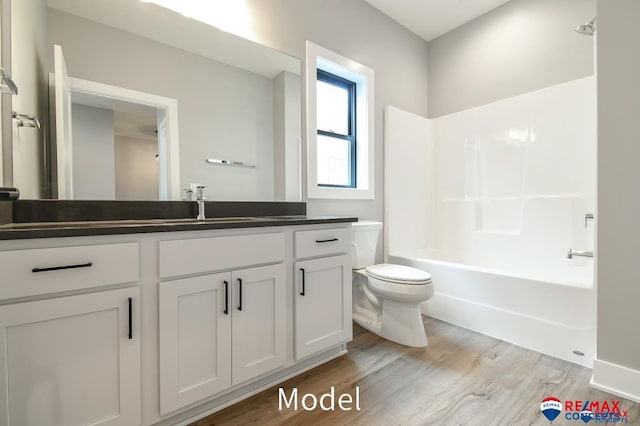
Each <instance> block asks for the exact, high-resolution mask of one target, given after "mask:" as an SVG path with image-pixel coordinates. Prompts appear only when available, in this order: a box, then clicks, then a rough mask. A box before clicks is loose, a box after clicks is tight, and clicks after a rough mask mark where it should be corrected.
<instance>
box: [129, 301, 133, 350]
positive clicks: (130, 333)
mask: <svg viewBox="0 0 640 426" xmlns="http://www.w3.org/2000/svg"><path fill="white" fill-rule="evenodd" d="M132 304H133V299H131V298H129V340H131V339H133V306H132Z"/></svg>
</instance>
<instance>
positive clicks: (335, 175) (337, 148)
mask: <svg viewBox="0 0 640 426" xmlns="http://www.w3.org/2000/svg"><path fill="white" fill-rule="evenodd" d="M349 145H350V143H349V141H348V140H345V139H338V138H334V137H331V136H323V135H318V184H319V185H342V186H349V185H350V183H351V182H350V174H349Z"/></svg>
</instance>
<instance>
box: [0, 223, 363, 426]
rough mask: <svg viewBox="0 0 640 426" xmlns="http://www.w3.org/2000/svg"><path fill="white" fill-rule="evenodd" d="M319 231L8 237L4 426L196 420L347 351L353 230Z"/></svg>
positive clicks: (0, 423) (324, 227) (2, 256)
mask: <svg viewBox="0 0 640 426" xmlns="http://www.w3.org/2000/svg"><path fill="white" fill-rule="evenodd" d="M314 222H316V223H306V221H303V223H302V224H291V225H289V224H287V225H286V226H284V225H280V226H261V227H244V228H243V227H238V228H228V229H210V230H209V229H200V230H197V229H196V230H184V231H173V230H171V231H167V232H146V233H139V234H121V233H114V234H113V235H88V236H77V237H60V238H44V237H43V238H41V239H24V240H20V241H18V240H16V241H13V240H7V241H2V240H0V271H1V278H0V426H32V425H37V426H40V425H64V426H67V425H89V424H91V425H100V426H113V425H123V426H125V425H126V426H138V425H140V426H152V425H156V426H172V425H175V424H188V423H189V422H191V421H196V420H197V419H199V418H201V417H203V416H204V415H205V413H213V412H215V411H217V410H219V409H221V408H223V407H226V406H229V405H231V404H233V403H235V402H238V401H241V400H242V399H245V398H247V397H248V396H249V395H254V394H255V393H257V392H260V391H262V390H264V389H268V388H270V387H272V386H275V385H276V384H278V383H282V382H283V381H285V380H287V379H288V378H291V377H293V376H295V375H298V374H301V373H303V372H305V371H308V370H310V369H312V368H315V367H317V366H318V365H321V364H323V363H326V362H328V361H329V360H331V359H334V358H336V357H339V356H341V355H344V354H345V353H346V343H347V342H348V341H349V340H351V337H352V324H351V271H350V264H351V262H350V257H349V252H350V249H351V239H350V225H349V224H348V222H346V221H345V222H338V223H332V224H328V223H326V222H324V221H314ZM125 231H126V229H125ZM165 231H166V229H165ZM303 270H304V275H303ZM303 277H304V282H303ZM302 293H303V294H302Z"/></svg>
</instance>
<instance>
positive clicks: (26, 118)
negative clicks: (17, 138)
mask: <svg viewBox="0 0 640 426" xmlns="http://www.w3.org/2000/svg"><path fill="white" fill-rule="evenodd" d="M11 118H14V119H15V120H16V125H17V126H18V127H33V128H35V129H39V128H40V121H39V120H38V117H36V116H35V115H33V114H22V113H18V112H15V111H11Z"/></svg>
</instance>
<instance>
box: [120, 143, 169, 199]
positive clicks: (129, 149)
mask: <svg viewBox="0 0 640 426" xmlns="http://www.w3.org/2000/svg"><path fill="white" fill-rule="evenodd" d="M157 153H158V140H157V139H155V138H146V139H143V138H131V137H124V136H118V135H116V137H115V194H116V199H117V200H132V201H135V200H157V199H158V193H159V188H158V186H159V185H158V161H157V160H156V158H155V156H156V154H157Z"/></svg>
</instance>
